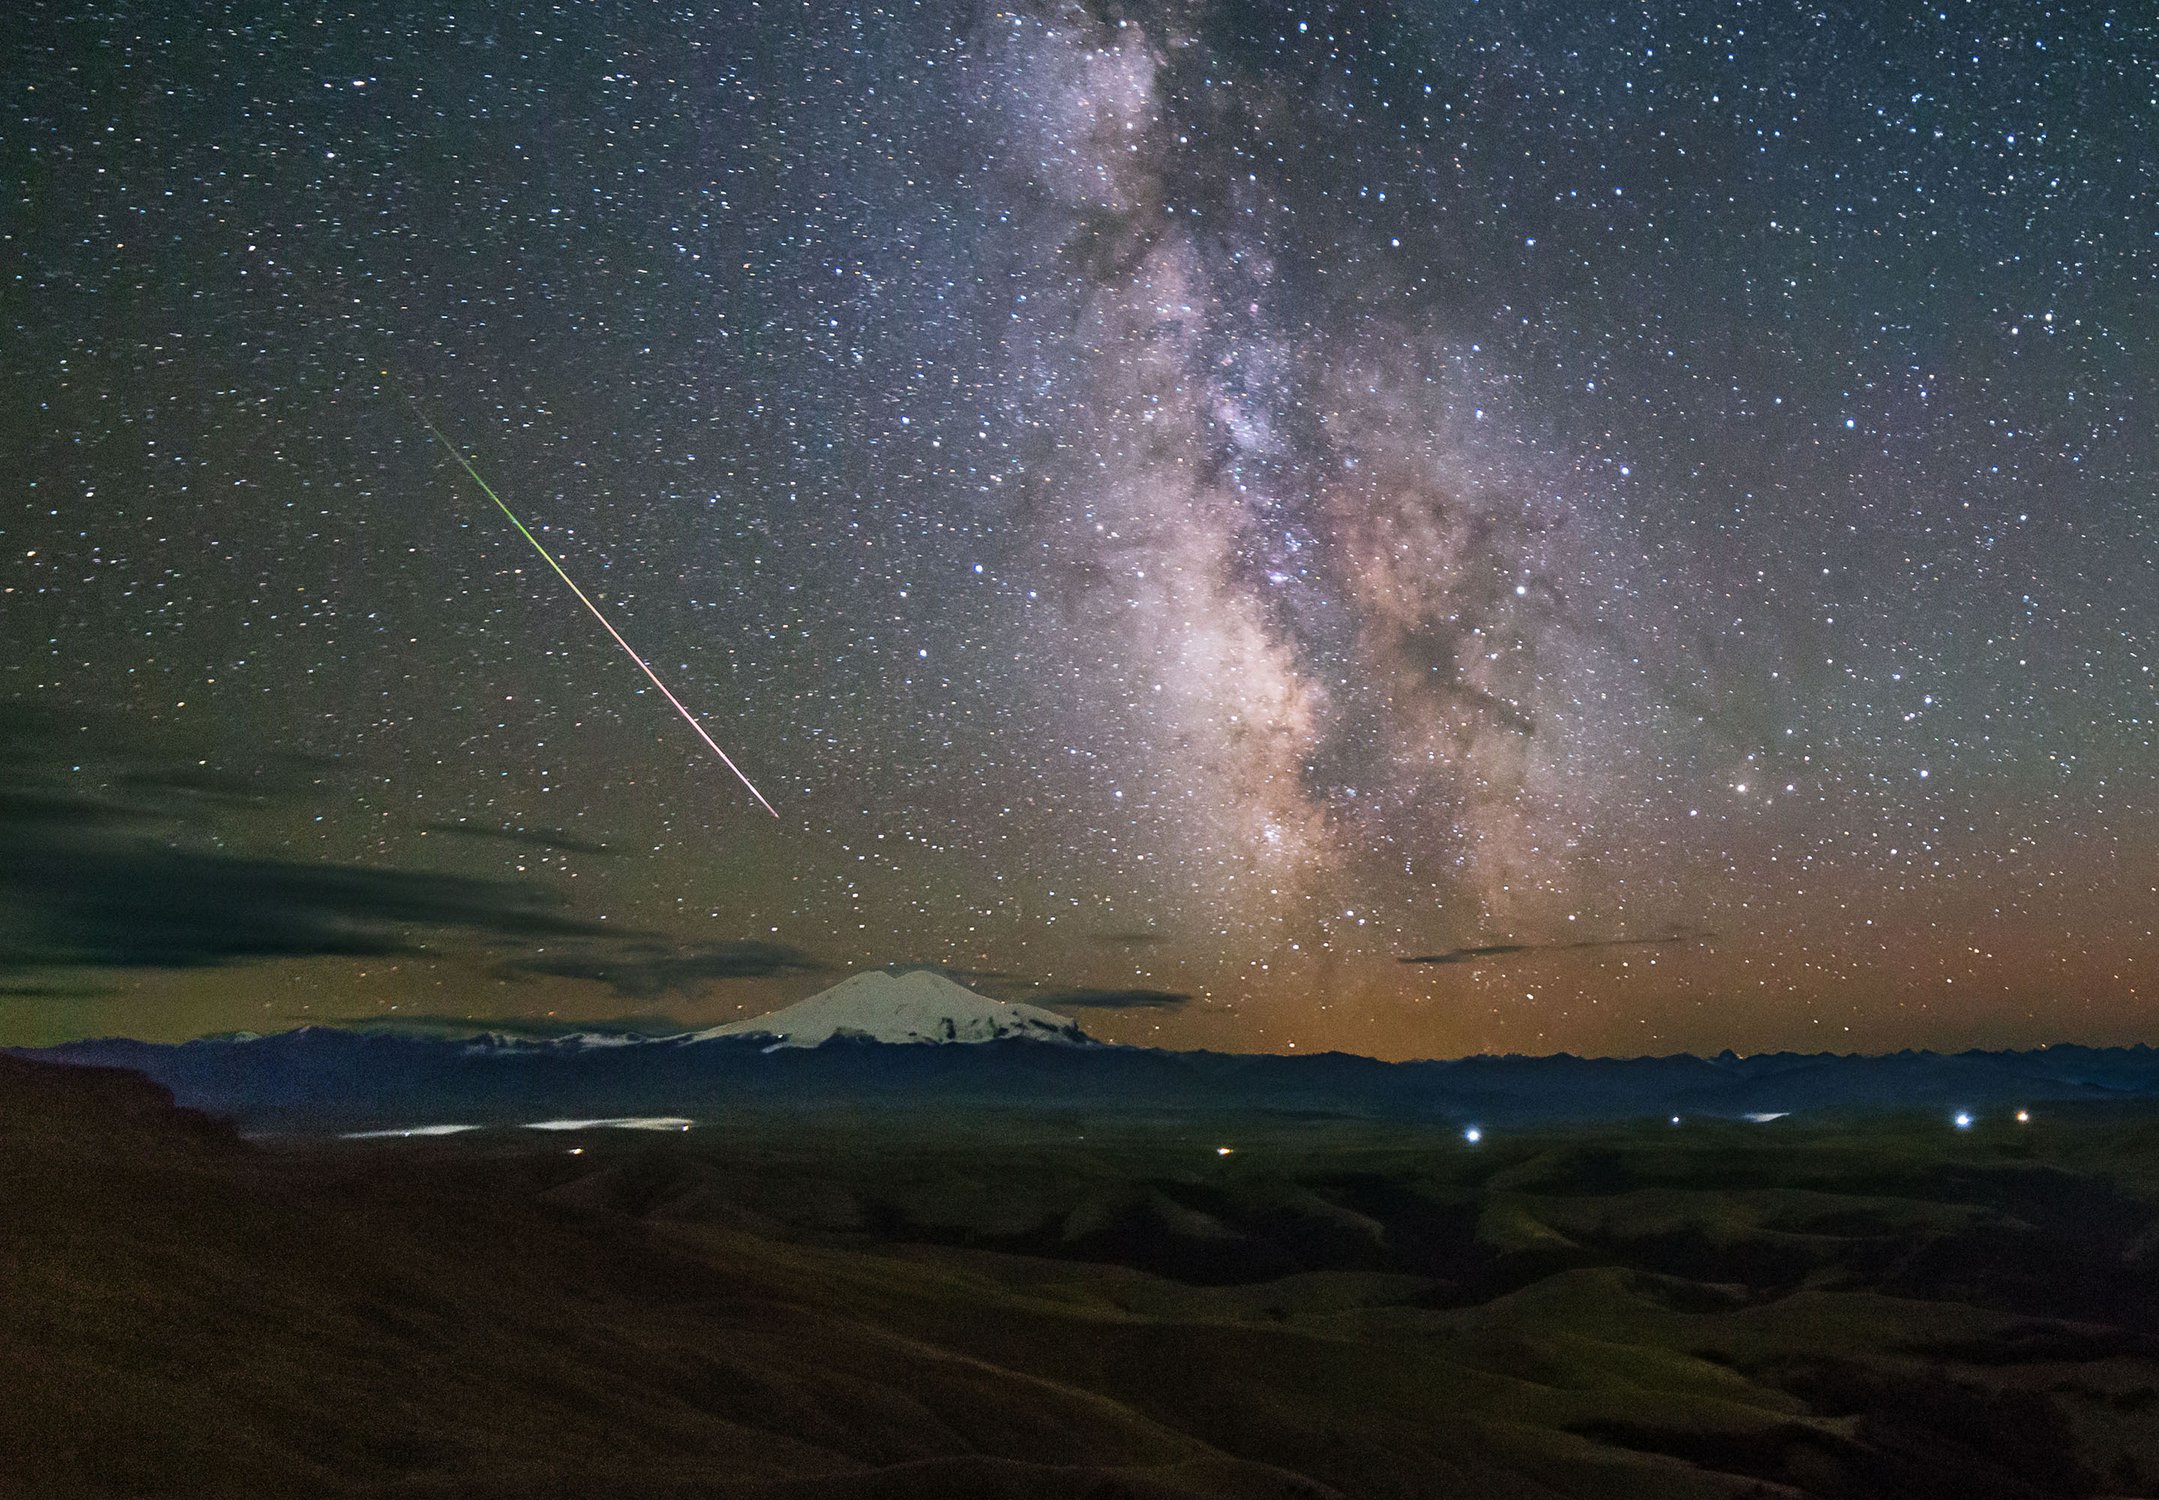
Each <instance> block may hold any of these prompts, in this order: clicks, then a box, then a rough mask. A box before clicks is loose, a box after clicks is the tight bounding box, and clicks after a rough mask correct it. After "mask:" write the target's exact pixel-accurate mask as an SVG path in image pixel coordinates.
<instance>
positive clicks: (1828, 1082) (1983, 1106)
mask: <svg viewBox="0 0 2159 1500" xmlns="http://www.w3.org/2000/svg"><path fill="white" fill-rule="evenodd" d="M16 1055H18V1056H23V1057H30V1058H42V1059H46V1060H50V1061H58V1062H72V1063H85V1064H94V1065H102V1066H107V1067H122V1068H131V1069H134V1070H136V1071H138V1072H141V1073H143V1074H146V1075H148V1076H149V1077H150V1078H152V1079H154V1080H156V1081H157V1082H159V1083H161V1084H163V1085H164V1086H165V1087H167V1088H168V1089H170V1090H171V1091H172V1092H173V1095H174V1097H175V1098H176V1099H177V1100H178V1102H180V1103H181V1104H183V1105H186V1106H189V1107H191V1108H194V1109H198V1110H203V1111H206V1112H208V1113H211V1114H216V1115H221V1116H224V1117H226V1118H229V1119H231V1120H233V1121H235V1122H237V1123H238V1124H239V1125H241V1126H242V1127H243V1128H245V1129H251V1130H293V1131H309V1132H313V1131H329V1130H380V1129H408V1128H413V1127H420V1126H442V1125H451V1124H464V1125H480V1126H489V1125H521V1124H537V1123H541V1122H543V1121H549V1120H559V1119H563V1118H571V1119H609V1120H619V1119H638V1118H645V1117H654V1116H664V1117H671V1118H672V1117H680V1118H683V1119H689V1120H710V1119H715V1118H723V1117H724V1116H725V1115H726V1114H727V1113H728V1112H729V1111H731V1110H741V1109H758V1110H771V1109H818V1110H824V1109H840V1108H860V1107H873V1108H881V1109H923V1110H953V1109H963V1108H1010V1109H1021V1108H1024V1109H1031V1110H1071V1111H1086V1112H1119V1113H1129V1114H1136V1115H1180V1114H1217V1113H1223V1112H1243V1111H1259V1112H1267V1113H1276V1114H1283V1115H1316V1116H1342V1117H1351V1118H1367V1119H1374V1120H1397V1121H1422V1122H1439V1123H1445V1122H1454V1123H1458V1124H1461V1125H1464V1126H1468V1125H1471V1124H1477V1125H1482V1126H1490V1127H1500V1126H1507V1125H1517V1124H1531V1123H1559V1122H1569V1121H1581V1122H1589V1121H1616V1120H1629V1119H1644V1120H1650V1119H1665V1118H1669V1117H1673V1116H1677V1117H1679V1118H1680V1119H1681V1120H1685V1119H1687V1118H1690V1117H1694V1118H1718V1119H1730V1120H1745V1119H1756V1120H1765V1121H1766V1120H1771V1119H1775V1118H1781V1117H1784V1116H1793V1117H1798V1118H1802V1119H1804V1118H1808V1117H1816V1118H1819V1117H1824V1116H1831V1115H1848V1114H1861V1113H1881V1112H1888V1111H1913V1110H1922V1111H1930V1112H1939V1113H1940V1114H1941V1115H1942V1116H1943V1118H1944V1120H1945V1121H1952V1120H1954V1119H1955V1118H1956V1116H1958V1115H1959V1114H1960V1113H1961V1114H1965V1115H1968V1116H1969V1117H1970V1118H1971V1119H1972V1120H1973V1121H1974V1122H1977V1121H1981V1120H1985V1119H1987V1118H1989V1117H1991V1116H2000V1115H2002V1114H2005V1113H2012V1112H2014V1111H2015V1110H2018V1109H2024V1108H2032V1107H2039V1106H2045V1105H2049V1104H2061V1103H2067V1102H2101V1101H2137V1100H2148V1101H2152V1102H2155V1103H2159V1051H2154V1050H2153V1049H2151V1048H2149V1047H2146V1046H2136V1047H2129V1048H2093V1047H2077V1046H2060V1047H2048V1048H2042V1049H2037V1050H2033V1051H2027V1052H1963V1053H1957V1054H1954V1055H1943V1054H1939V1053H1933V1052H1899V1053H1894V1054H1891V1055H1888V1056H1881V1057H1843V1056H1834V1055H1830V1054H1811V1055H1803V1054H1797V1053H1758V1054H1755V1055H1753V1056H1750V1057H1738V1056H1735V1055H1734V1054H1732V1053H1729V1052H1726V1053H1722V1054H1720V1055H1718V1056H1716V1057H1707V1058H1705V1057H1695V1056H1690V1055H1684V1054H1682V1055H1678V1056H1672V1057H1644V1058H1584V1057H1573V1056H1568V1055H1565V1054H1561V1055H1559V1056H1553V1057H1512V1056H1509V1057H1471V1058H1463V1059H1459V1060H1453V1061H1430V1062H1405V1063H1388V1062H1381V1061H1379V1060H1377V1059H1375V1058H1369V1057H1359V1056H1354V1055H1351V1054H1347V1053H1318V1054H1312V1055H1301V1056H1279V1055H1274V1054H1234V1053H1219V1052H1171V1051H1163V1050H1159V1049H1155V1048H1146V1047H1122V1046H1111V1045H1107V1044H1104V1043H1100V1042H1095V1041H1092V1040H1090V1039H1088V1038H1087V1036H1086V1035H1085V1033H1084V1032H1082V1031H1081V1030H1080V1028H1079V1027H1078V1026H1077V1025H1075V1024H1074V1023H1072V1022H1071V1021H1070V1020H1068V1019H1067V1018H1065V1017H1063V1016H1059V1015H1056V1014H1055V1013H1053V1012H1050V1011H1044V1010H1039V1009H1037V1008H1035V1007H1032V1006H1023V1005H1009V1004H1006V1003H1004V1002H1001V1001H996V1000H991V999H988V998H986V997H983V996H980V995H976V994H974V993H973V992H972V991H970V990H967V989H965V988H963V987H961V986H959V985H956V984H953V983H951V982H950V981H949V980H946V979H944V978H942V977H941V976H937V975H934V974H930V973H927V972H917V973H913V974H907V975H901V976H890V975H885V974H882V973H876V974H867V975H857V976H856V977H855V978H853V979H850V980H848V981H846V982H845V983H843V984H840V985H838V986H835V987H834V988H833V989H831V990H828V991H825V992H824V993H823V994H821V995H816V996H812V997H811V998H810V999H808V1000H805V1001H802V1002H800V1003H798V1004H796V1005H793V1006H789V1007H787V1008H786V1009H784V1010H781V1011H776V1012H774V1013H773V1014H772V1015H770V1016H764V1017H760V1018H758V1019H756V1020H753V1021H745V1022H737V1023H734V1024H731V1025H728V1026H722V1027H717V1028H714V1029H712V1030H708V1031H699V1032H691V1033H687V1034H684V1035H680V1036H671V1037H641V1036H625V1035H615V1034H593V1033H586V1034H582V1035H577V1036H569V1037H560V1038H554V1039H550V1040H533V1039H528V1038H523V1037H517V1036H511V1035H502V1034H492V1035H483V1036H477V1037H470V1038H444V1037H440V1036H429V1037H416V1036H406V1035H399V1034H397V1033H394V1032H383V1031H360V1030H345V1029H339V1028H333V1027H319V1026H317V1027H307V1028H304V1029H302V1030H298V1031H289V1032H284V1033H280V1034H278V1035H274V1036H249V1035H241V1036H233V1037H216V1038H204V1039H202V1040H199V1041H192V1042H182V1043H177V1044H164V1043H152V1042H139V1041H130V1040H125V1039H108V1040H100V1041H84V1042H70V1043H66V1044H64V1045H61V1046H57V1047H48V1048H43V1049H37V1050H28V1049H17V1052H16Z"/></svg>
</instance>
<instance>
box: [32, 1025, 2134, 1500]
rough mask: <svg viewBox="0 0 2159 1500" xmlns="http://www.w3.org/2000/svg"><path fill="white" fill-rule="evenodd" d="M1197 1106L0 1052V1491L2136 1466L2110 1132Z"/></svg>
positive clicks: (1862, 1478) (834, 1484)
mask: <svg viewBox="0 0 2159 1500" xmlns="http://www.w3.org/2000/svg"><path fill="white" fill-rule="evenodd" d="M1210 1129H1211V1130H1215V1131H1216V1132H1217V1133H1213V1134H1206V1135H1201V1134H1198V1133H1196V1132H1195V1131H1191V1130H1185V1129H1180V1128H1176V1127H1146V1128H1141V1127H1136V1126H1132V1125H1130V1124H1128V1123H1118V1122H1114V1121H1112V1122H1105V1121H1102V1120H1098V1119H1096V1120H1090V1119H1083V1118H1070V1119H1059V1118H1056V1117H1053V1116H1049V1115H1041V1116H1037V1117H1034V1118H1033V1119H1031V1120H1028V1121H1024V1122H1019V1121H1015V1119H1014V1118H1013V1117H1012V1116H1010V1115H1009V1114H1006V1115H999V1116H997V1117H996V1118H995V1120H994V1121H992V1122H989V1123H987V1124H983V1123H977V1122H973V1121H969V1120H967V1119H964V1118H959V1119H954V1120H951V1121H948V1122H945V1123H942V1124H931V1123H928V1122H925V1121H915V1122H913V1123H911V1124H910V1123H905V1122H896V1121H895V1120H893V1119H892V1118H891V1117H890V1116H875V1117H866V1118H865V1120H864V1121H863V1122H861V1123H857V1122H855V1121H851V1120H849V1119H847V1118H844V1117H831V1118H826V1119H823V1120H811V1121H806V1120H805V1119H804V1118H803V1117H801V1116H799V1115H791V1116H774V1117H771V1118H769V1119H767V1120H760V1119H758V1118H757V1117H754V1116H742V1117H738V1118H736V1119H734V1120H731V1121H730V1122H729V1124H728V1126H727V1127H726V1128H725V1129H698V1130H693V1131H691V1132H689V1133H687V1134H682V1135H668V1136H664V1137H657V1138H625V1137H620V1136H615V1135H608V1134H604V1133H592V1134H588V1135H574V1136H567V1137H562V1136H558V1137H551V1138H548V1139H545V1140H541V1139H540V1138H538V1137H535V1136H531V1135H525V1134H510V1135H503V1136H495V1137H477V1138H471V1139H465V1138H458V1139H452V1140H446V1141H431V1142H365V1143H350V1144H344V1145H338V1144H334V1143H321V1144H312V1145H309V1144H302V1145H286V1146H283V1147H279V1148H276V1149H268V1148H264V1147H259V1146H253V1145H249V1144H247V1143H245V1142H243V1141H241V1140H239V1139H237V1138H236V1137H234V1136H232V1135H231V1134H230V1133H229V1132H226V1131H221V1130H219V1129H217V1128H216V1127H215V1126H213V1125H211V1124H209V1123H207V1122H204V1121H202V1120H200V1119H199V1118H198V1117H192V1116H187V1115H184V1114H181V1113H178V1112H175V1111H173V1110H172V1109H171V1108H170V1106H169V1103H168V1102H167V1101H166V1100H165V1098H164V1097H163V1096H161V1095H160V1094H159V1093H158V1092H157V1091H156V1090H155V1089H153V1088H151V1087H150V1086H149V1085H147V1084H144V1083H143V1082H141V1081H140V1080H138V1079H133V1078H129V1077H128V1076H127V1075H124V1074H114V1073H104V1072H91V1071H87V1070H79V1069H59V1068H49V1067H40V1066H37V1065H33V1064H25V1063H15V1062H11V1061H10V1060H7V1059H0V1202H5V1203H6V1204H7V1205H8V1209H9V1211H8V1212H7V1213H6V1214H4V1215H0V1266H4V1267H5V1273H6V1285H7V1288H8V1291H9V1293H10V1295H9V1296H7V1297H5V1298H0V1349H4V1350H5V1351H6V1357H5V1358H4V1359H0V1468H4V1471H5V1472H6V1474H7V1476H8V1478H9V1480H10V1482H11V1484H12V1485H13V1488H12V1489H11V1490H10V1493H25V1494H31V1495H47V1494H50V1495H84V1496H93V1495H95V1496H103V1495H120V1494H139V1493H145V1492H150V1491H155V1492H158V1493H163V1494H171V1495H236V1496H237V1495H261V1494H275V1493H290V1494H302V1493H304V1494H322V1495H354V1496H371V1497H372V1496H384V1497H387V1496H391V1495H397V1496H413V1495H439V1496H449V1495H486V1496H504V1497H507V1496H512V1495H516V1496H534V1495H537V1496H558V1495H559V1496H572V1495H575V1496H616V1495H620V1496H630V1495H637V1496H653V1495H660V1496H712V1497H735V1496H743V1497H748V1496H758V1497H768V1496H769V1497H774V1500H777V1497H781V1496H787V1497H827V1496H830V1497H852V1496H889V1497H900V1496H924V1497H929V1496H937V1497H944V1496H954V1497H967V1496H977V1497H999V1500H1002V1497H1013V1500H1019V1497H1034V1496H1047V1497H1057V1496H1066V1495H1069V1496H1075V1497H1077V1496H1081V1495H1085V1496H1090V1497H1099V1500H1108V1497H1116V1496H1147V1497H1175V1496H1222V1497H1231V1496H1236V1497H1245V1496H1251V1497H1269V1496H1293V1495H1295V1496H1329V1495H1339V1496H1356V1497H1370V1500H1396V1497H1399V1500H1421V1497H1441V1496H1458V1495H1478V1496H1494V1497H1525V1500H1526V1497H1539V1500H1557V1497H1589V1496H1606V1495H1610V1496H1622V1495H1623V1496H1641V1497H1667V1496H1668V1497H1689V1500H1693V1497H1712V1496H1717V1497H1724V1496H1730V1497H1738V1496H1785V1497H1797V1496H1820V1497H1825V1500H1826V1497H1852V1500H1857V1497H1861V1496H1869V1497H1871V1496H1882V1495H1899V1496H1912V1497H1935V1496H1940V1497H1944V1500H1946V1497H1949V1496H1955V1497H1957V1500H1973V1497H1979V1500H1988V1497H1998V1500H2011V1497H2014V1500H2032V1497H2040V1496H2069V1495H2095V1494H2120V1495H2129V1494H2149V1493H2152V1492H2153V1490H2154V1488H2159V1274H2155V1273H2159V1125H2155V1124H2154V1123H2153V1121H2152V1120H2150V1119H2149V1118H2146V1117H2138V1116H2127V1117H2124V1116H2119V1115H2101V1116H2095V1117H2093V1118H2090V1119H2084V1120H2064V1119H2058V1118H2050V1119H2045V1120H2041V1121H2037V1122H2035V1125H2034V1128H2029V1129H2018V1128H2016V1127H2013V1126H2010V1125H2007V1124H2004V1125H1999V1126H1981V1127H1979V1128H1977V1129H1975V1130H1973V1131H1967V1132H1958V1131H1952V1130H1948V1129H1945V1128H1943V1127H1942V1126H1941V1125H1940V1124H1939V1122H1935V1121H1928V1122H1923V1123H1918V1124H1896V1123H1893V1122H1882V1123H1879V1124H1877V1125H1872V1126H1869V1127H1867V1128H1864V1129H1859V1128H1853V1129H1849V1130H1845V1131H1840V1132H1827V1131H1825V1132H1812V1133H1805V1132H1797V1131H1789V1130H1775V1131H1765V1130H1761V1129H1758V1128H1754V1127H1749V1126H1744V1125H1734V1126H1705V1127H1702V1128H1700V1129H1695V1128H1691V1127H1690V1128H1689V1129H1687V1130H1683V1131H1678V1132H1674V1131H1671V1130H1670V1129H1669V1128H1663V1129H1641V1130H1614V1129H1597V1130H1587V1131H1573V1132H1544V1133H1540V1134H1522V1135H1520V1136H1515V1137H1507V1138H1499V1139H1493V1140H1488V1141H1487V1143H1486V1144H1485V1145H1484V1146H1482V1147H1478V1148H1471V1147H1469V1146H1467V1145H1466V1144H1465V1143H1463V1142H1462V1141H1461V1140H1460V1139H1459V1137H1458V1136H1455V1135H1452V1134H1440V1133H1435V1132H1427V1131H1422V1130H1419V1129H1414V1128H1406V1127H1375V1126H1367V1125H1341V1124H1333V1125H1330V1124H1310V1123H1308V1124H1301V1125H1293V1124H1285V1123H1282V1122H1279V1121H1276V1122H1268V1121H1264V1120H1258V1119H1249V1120H1246V1121H1244V1122H1242V1123H1241V1124H1238V1123H1234V1122H1226V1121H1220V1120H1217V1121H1215V1122H1213V1124H1212V1125H1211V1126H1210ZM1224 1130H1226V1131H1227V1132H1228V1134H1227V1135H1224V1134H1222V1133H1220V1132H1221V1131H1224ZM1224 1146H1228V1147H1229V1148H1230V1154H1228V1155H1223V1154H1221V1148H1222V1147H1224ZM573 1153H574V1154H573Z"/></svg>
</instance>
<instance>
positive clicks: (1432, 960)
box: [1396, 932, 1707, 964]
mask: <svg viewBox="0 0 2159 1500" xmlns="http://www.w3.org/2000/svg"><path fill="white" fill-rule="evenodd" d="M1706 935H1707V934H1704V933H1686V932H1668V933H1665V934H1663V935H1661V936H1659V937H1645V938H1585V939H1582V940H1580V941H1577V942H1567V943H1480V944H1478V945H1477V946H1475V947H1473V948H1449V949H1447V950H1445V951H1444V952H1441V953H1417V954H1412V955H1410V956H1409V957H1407V958H1401V959H1397V960H1396V962H1397V963H1405V964H1475V963H1482V962H1484V961H1485V960H1486V959H1488V958H1507V957H1510V956H1512V955H1514V954H1517V953H1580V952H1586V951H1588V950H1590V949H1595V948H1661V947H1667V946H1671V945H1674V944H1685V943H1694V942H1699V941H1701V940H1702V938H1703V937H1705V936H1706Z"/></svg>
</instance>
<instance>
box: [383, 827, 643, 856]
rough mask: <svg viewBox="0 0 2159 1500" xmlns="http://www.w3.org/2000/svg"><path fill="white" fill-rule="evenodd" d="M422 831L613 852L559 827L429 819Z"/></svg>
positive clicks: (568, 850)
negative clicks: (441, 821) (435, 820)
mask: <svg viewBox="0 0 2159 1500" xmlns="http://www.w3.org/2000/svg"><path fill="white" fill-rule="evenodd" d="M421 831H422V832H424V833H447V834H452V835H454V836H456V837H458V838H461V839H488V840H492V841H494V842H496V843H503V844H518V845H522V846H523V847H525V848H528V849H547V850H551V851H554V852H556V853H561V854H613V853H616V852H617V851H616V850H615V849H613V848H612V847H610V846H609V845H606V844H600V843H595V842H593V841H592V840H590V839H581V838H578V837H577V836H576V835H574V834H570V833H565V832H563V831H562V830H561V829H559V828H491V827H488V826H487V825H485V824H481V823H429V824H427V825H426V826H425V827H424V828H423V829H422V830H421Z"/></svg>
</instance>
